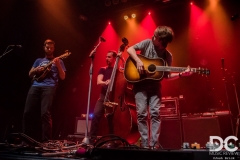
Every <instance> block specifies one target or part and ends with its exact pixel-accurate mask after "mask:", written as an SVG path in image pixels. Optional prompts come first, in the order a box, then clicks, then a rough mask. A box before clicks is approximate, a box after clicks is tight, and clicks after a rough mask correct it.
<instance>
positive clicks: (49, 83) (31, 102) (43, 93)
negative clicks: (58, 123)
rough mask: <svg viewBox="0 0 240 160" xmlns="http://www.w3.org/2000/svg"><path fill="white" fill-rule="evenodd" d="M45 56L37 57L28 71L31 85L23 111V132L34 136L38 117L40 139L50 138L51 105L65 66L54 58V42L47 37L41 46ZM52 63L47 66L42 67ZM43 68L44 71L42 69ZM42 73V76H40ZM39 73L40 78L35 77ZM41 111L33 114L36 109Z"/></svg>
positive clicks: (63, 74)
mask: <svg viewBox="0 0 240 160" xmlns="http://www.w3.org/2000/svg"><path fill="white" fill-rule="evenodd" d="M43 49H44V52H45V57H44V58H38V59H37V60H36V61H35V62H34V64H33V66H32V68H31V69H30V71H29V77H30V78H33V77H35V79H33V81H32V85H31V87H30V89H29V91H28V95H27V99H26V104H25V109H24V113H23V132H24V133H25V134H26V135H28V136H30V137H34V138H35V137H36V130H34V126H35V125H36V117H40V114H41V124H42V139H41V140H42V141H47V140H50V139H51V138H52V117H51V112H50V110H51V107H52V103H53V99H54V96H55V92H56V88H57V84H58V80H59V79H61V80H64V79H65V71H66V68H65V66H64V63H63V61H62V60H61V59H59V58H58V57H57V58H54V55H53V53H54V50H55V42H54V41H53V40H50V39H47V40H46V41H45V42H44V46H43ZM49 63H52V64H51V65H49V66H48V67H47V68H46V67H44V66H46V65H48V64H49ZM44 70H45V71H44ZM41 74H44V76H41ZM37 75H40V77H41V79H39V78H36V76H37ZM39 107H40V109H39ZM38 110H39V111H40V112H41V113H39V116H38V114H35V113H36V111H38Z"/></svg>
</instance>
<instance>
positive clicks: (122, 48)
mask: <svg viewBox="0 0 240 160" xmlns="http://www.w3.org/2000/svg"><path fill="white" fill-rule="evenodd" d="M122 42H123V44H122V45H121V46H120V48H119V52H123V51H124V50H125V47H126V46H127V45H128V39H127V38H125V37H123V39H122Z"/></svg>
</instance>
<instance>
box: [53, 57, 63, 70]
mask: <svg viewBox="0 0 240 160" xmlns="http://www.w3.org/2000/svg"><path fill="white" fill-rule="evenodd" d="M53 63H54V64H55V65H56V66H57V67H58V68H59V67H61V64H60V60H59V58H58V57H56V58H54V59H53Z"/></svg>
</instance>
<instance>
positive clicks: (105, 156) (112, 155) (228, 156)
mask: <svg viewBox="0 0 240 160" xmlns="http://www.w3.org/2000/svg"><path fill="white" fill-rule="evenodd" d="M82 151H83V150H82ZM45 153H46V152H45ZM54 154H55V155H54ZM57 154H58V155H57ZM0 159H1V160H28V159H34V160H46V159H51V160H54V159H61V160H76V159H80V160H216V159H221V160H239V159H240V150H238V151H236V152H228V151H225V150H224V151H223V150H222V151H219V152H215V153H213V152H212V153H210V152H209V150H206V149H180V150H171V149H169V150H167V149H165V150H150V149H142V148H138V149H137V148H135V149H129V148H121V149H119V148H114V149H110V148H92V149H91V150H86V153H83V152H81V153H74V154H70V153H65V152H51V153H50V152H49V153H47V154H42V153H40V152H34V151H26V150H25V151H20V152H17V151H13V150H11V151H10V150H3V149H1V151H0Z"/></svg>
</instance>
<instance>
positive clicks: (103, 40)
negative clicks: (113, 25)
mask: <svg viewBox="0 0 240 160" xmlns="http://www.w3.org/2000/svg"><path fill="white" fill-rule="evenodd" d="M105 41H106V40H105V39H104V38H103V37H99V42H98V45H96V46H95V47H94V49H93V50H92V52H91V53H90V54H89V58H91V59H92V61H91V66H90V69H89V76H90V80H89V89H88V104H87V114H86V130H85V137H84V139H83V140H82V142H83V143H85V144H89V137H88V116H89V106H90V99H91V91H92V74H93V60H94V56H95V53H96V50H97V48H98V46H99V45H100V44H101V42H105Z"/></svg>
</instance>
